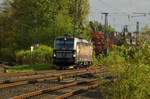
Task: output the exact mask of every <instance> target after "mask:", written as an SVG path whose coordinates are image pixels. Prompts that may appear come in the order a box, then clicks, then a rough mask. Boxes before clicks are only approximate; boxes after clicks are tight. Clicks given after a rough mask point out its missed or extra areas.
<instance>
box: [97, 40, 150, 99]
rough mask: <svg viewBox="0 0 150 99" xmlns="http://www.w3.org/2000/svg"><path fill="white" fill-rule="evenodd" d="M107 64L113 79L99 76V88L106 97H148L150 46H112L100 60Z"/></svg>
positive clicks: (129, 98)
mask: <svg viewBox="0 0 150 99" xmlns="http://www.w3.org/2000/svg"><path fill="white" fill-rule="evenodd" d="M100 61H101V63H103V64H107V67H108V70H109V71H110V72H111V74H112V75H113V74H115V75H113V76H115V80H113V81H112V82H109V81H108V79H105V77H101V90H102V93H103V96H104V97H105V98H106V99H149V97H150V87H149V86H150V79H149V78H150V47H149V44H148V43H146V42H145V43H141V44H139V45H138V46H136V47H129V46H121V47H117V46H114V48H113V50H112V51H111V52H110V54H109V55H108V56H107V57H104V58H103V59H101V60H100Z"/></svg>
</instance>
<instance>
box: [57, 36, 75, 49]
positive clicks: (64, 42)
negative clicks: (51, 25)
mask: <svg viewBox="0 0 150 99" xmlns="http://www.w3.org/2000/svg"><path fill="white" fill-rule="evenodd" d="M73 47H74V39H73V38H58V39H56V40H55V48H56V49H73Z"/></svg>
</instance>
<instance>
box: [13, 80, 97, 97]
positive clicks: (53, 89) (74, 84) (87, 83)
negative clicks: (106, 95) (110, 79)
mask: <svg viewBox="0 0 150 99" xmlns="http://www.w3.org/2000/svg"><path fill="white" fill-rule="evenodd" d="M79 85H84V86H85V87H84V88H79V89H78V90H73V91H71V92H66V93H64V94H62V95H58V96H57V95H56V96H52V97H53V98H54V99H65V98H67V97H71V96H74V95H77V94H80V93H83V92H86V91H88V90H90V89H93V88H96V87H98V86H99V84H98V81H97V80H95V79H94V80H88V81H79V82H72V83H68V84H64V85H59V86H55V87H51V88H47V89H42V90H38V91H34V92H30V93H26V94H22V95H18V96H14V97H11V99H27V98H31V97H35V96H39V95H42V94H45V93H49V92H56V91H58V90H62V89H67V90H68V88H72V87H77V86H79ZM76 89H77V88H76ZM56 93H57V92H56ZM52 97H50V98H52Z"/></svg>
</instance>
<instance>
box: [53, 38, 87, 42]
mask: <svg viewBox="0 0 150 99" xmlns="http://www.w3.org/2000/svg"><path fill="white" fill-rule="evenodd" d="M63 38H72V39H74V40H75V41H77V42H84V43H89V41H87V40H86V39H82V38H78V37H73V36H59V37H57V38H56V39H63Z"/></svg>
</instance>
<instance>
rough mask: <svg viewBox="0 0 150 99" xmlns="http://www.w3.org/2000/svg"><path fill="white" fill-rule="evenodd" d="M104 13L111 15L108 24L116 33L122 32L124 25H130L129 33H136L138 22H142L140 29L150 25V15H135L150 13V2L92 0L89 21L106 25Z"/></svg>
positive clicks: (142, 0) (146, 0)
mask: <svg viewBox="0 0 150 99" xmlns="http://www.w3.org/2000/svg"><path fill="white" fill-rule="evenodd" d="M103 12H108V13H110V14H109V16H108V22H109V24H110V25H112V26H113V27H114V28H115V29H116V31H122V28H123V26H124V25H128V29H129V31H131V32H132V31H135V30H136V22H137V21H139V22H140V28H142V27H144V26H145V25H150V15H148V14H147V15H146V16H144V15H143V14H134V12H137V13H150V0H90V15H89V20H95V21H100V22H101V23H102V24H104V15H102V14H101V13H103ZM133 16H134V17H133ZM135 16H139V17H135Z"/></svg>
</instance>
